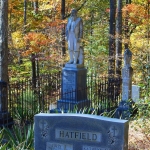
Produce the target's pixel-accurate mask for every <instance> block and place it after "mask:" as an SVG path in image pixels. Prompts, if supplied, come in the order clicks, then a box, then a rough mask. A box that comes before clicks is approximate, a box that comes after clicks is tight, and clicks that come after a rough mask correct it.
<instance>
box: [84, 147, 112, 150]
mask: <svg viewBox="0 0 150 150" xmlns="http://www.w3.org/2000/svg"><path fill="white" fill-rule="evenodd" d="M82 150H110V149H109V148H102V147H95V146H94V147H93V146H83V147H82Z"/></svg>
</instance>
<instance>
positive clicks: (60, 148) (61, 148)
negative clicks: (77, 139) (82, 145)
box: [46, 142, 73, 150]
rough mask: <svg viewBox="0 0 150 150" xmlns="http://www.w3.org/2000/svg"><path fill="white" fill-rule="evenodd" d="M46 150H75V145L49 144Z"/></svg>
mask: <svg viewBox="0 0 150 150" xmlns="http://www.w3.org/2000/svg"><path fill="white" fill-rule="evenodd" d="M46 150H73V145H70V144H60V143H50V142H47V143H46Z"/></svg>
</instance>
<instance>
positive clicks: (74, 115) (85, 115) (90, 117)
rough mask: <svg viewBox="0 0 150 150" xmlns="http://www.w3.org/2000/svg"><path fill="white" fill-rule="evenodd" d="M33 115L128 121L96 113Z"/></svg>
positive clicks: (117, 121)
mask: <svg viewBox="0 0 150 150" xmlns="http://www.w3.org/2000/svg"><path fill="white" fill-rule="evenodd" d="M34 117H80V118H89V119H97V120H101V121H110V122H115V123H123V124H124V123H128V120H125V119H117V118H109V117H103V116H97V115H90V114H73V113H72V114H69V113H68V114H66V113H65V114H56V113H50V114H49V113H39V114H36V115H35V116H34Z"/></svg>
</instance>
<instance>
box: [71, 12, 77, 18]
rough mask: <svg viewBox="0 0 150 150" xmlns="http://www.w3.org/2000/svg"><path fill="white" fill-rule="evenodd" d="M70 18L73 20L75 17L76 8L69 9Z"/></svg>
mask: <svg viewBox="0 0 150 150" xmlns="http://www.w3.org/2000/svg"><path fill="white" fill-rule="evenodd" d="M71 18H72V19H73V20H75V19H76V18H77V10H76V9H72V10H71Z"/></svg>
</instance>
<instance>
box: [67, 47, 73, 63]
mask: <svg viewBox="0 0 150 150" xmlns="http://www.w3.org/2000/svg"><path fill="white" fill-rule="evenodd" d="M73 53H74V52H73V51H70V50H69V56H70V60H69V61H68V62H67V63H68V64H72V63H73Z"/></svg>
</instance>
